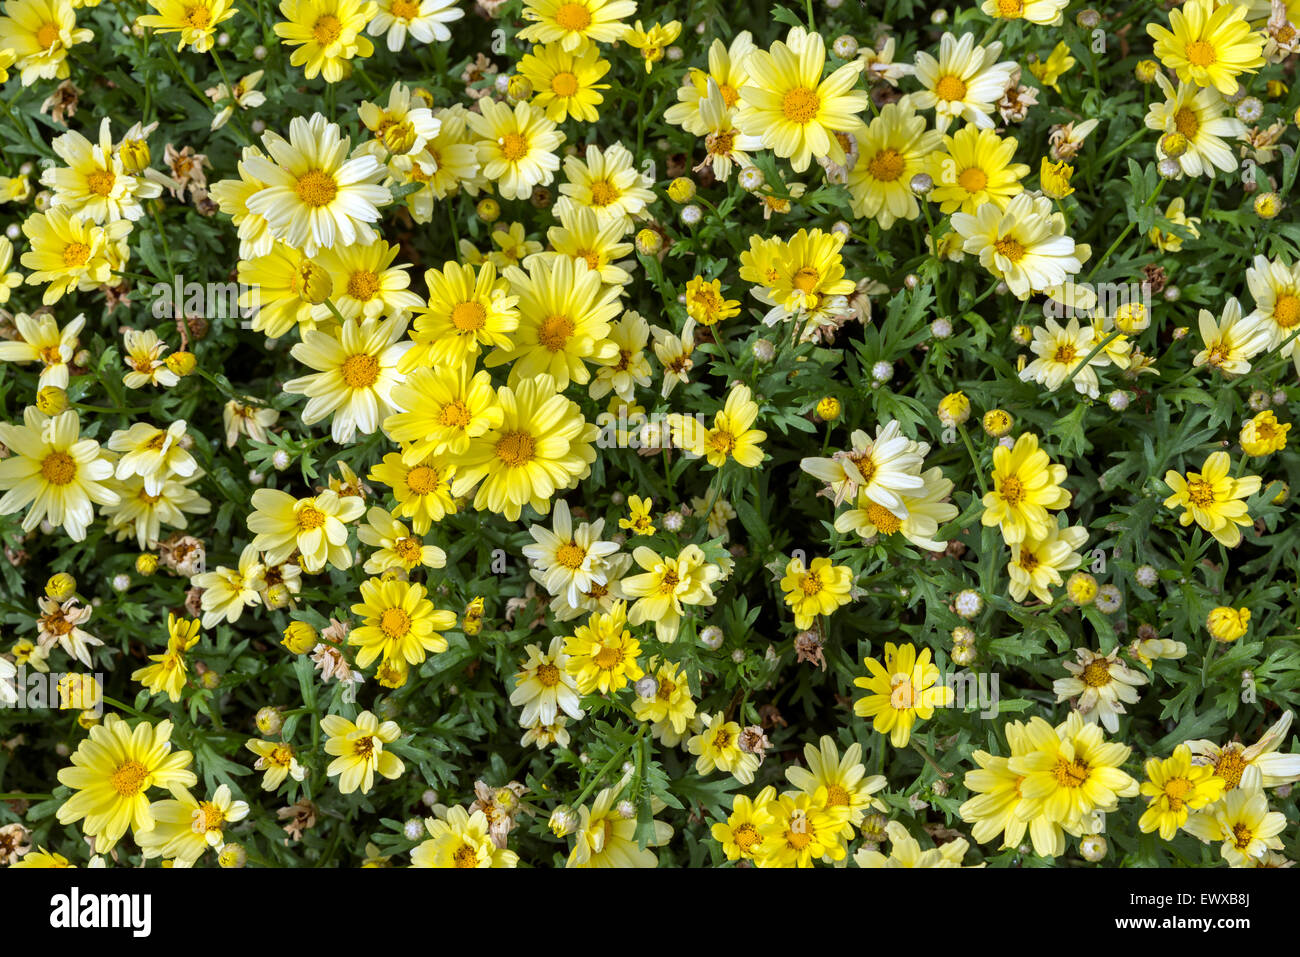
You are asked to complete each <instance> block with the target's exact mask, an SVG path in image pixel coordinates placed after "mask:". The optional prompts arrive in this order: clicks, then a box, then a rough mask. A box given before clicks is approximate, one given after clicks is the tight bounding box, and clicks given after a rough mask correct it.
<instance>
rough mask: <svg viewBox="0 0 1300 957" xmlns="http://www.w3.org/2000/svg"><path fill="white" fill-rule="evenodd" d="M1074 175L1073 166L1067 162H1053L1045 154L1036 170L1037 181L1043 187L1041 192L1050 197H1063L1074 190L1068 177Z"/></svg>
mask: <svg viewBox="0 0 1300 957" xmlns="http://www.w3.org/2000/svg"><path fill="white" fill-rule="evenodd" d="M1073 175H1074V167H1073V166H1071V165H1070V164H1069V163H1053V162H1052V161H1051V160H1049V159H1048V158H1047V157H1046V156H1044V157H1043V165H1042V167H1041V168H1040V169H1039V172H1038V182H1039V184H1040V185H1041V186H1042V187H1043V192H1044V193H1046V194H1047V195H1048V196H1050V197H1052V199H1065V197H1067V196H1069V195H1070V194H1071V193H1073V192H1074V187H1073V186H1071V185H1070V177H1071V176H1073Z"/></svg>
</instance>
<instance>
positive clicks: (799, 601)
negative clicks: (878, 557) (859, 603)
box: [781, 558, 853, 629]
mask: <svg viewBox="0 0 1300 957" xmlns="http://www.w3.org/2000/svg"><path fill="white" fill-rule="evenodd" d="M781 590H782V591H783V592H785V603H786V604H787V605H789V606H790V608H791V609H793V611H794V625H795V627H796V628H799V629H804V628H811V627H812V623H813V621H815V620H816V618H817V616H818V615H829V614H830V613H831V612H833V611H835V609H836V608H839V607H840V606H841V605H844V604H847V603H848V602H849V601H850V600H851V593H852V590H853V571H852V570H851V569H850V568H849V567H848V566H847V565H832V564H831V560H830V559H829V558H814V559H813V560H812V562H811V563H810V564H809V565H808V566H807V567H805V566H804V563H803V561H802V560H801V559H799V558H792V559H790V562H789V564H787V565H786V566H785V577H784V578H782V579H781Z"/></svg>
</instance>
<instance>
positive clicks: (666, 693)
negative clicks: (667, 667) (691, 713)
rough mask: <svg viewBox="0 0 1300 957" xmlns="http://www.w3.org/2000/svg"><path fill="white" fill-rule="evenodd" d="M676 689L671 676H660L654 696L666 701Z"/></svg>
mask: <svg viewBox="0 0 1300 957" xmlns="http://www.w3.org/2000/svg"><path fill="white" fill-rule="evenodd" d="M676 690H677V684H676V683H675V682H674V681H673V680H672V679H671V678H667V677H661V678H660V679H659V687H658V688H656V689H655V697H656V698H658V699H659V700H660V701H668V700H669V699H671V698H672V696H673V692H674V691H676Z"/></svg>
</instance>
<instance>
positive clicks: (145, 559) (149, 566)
mask: <svg viewBox="0 0 1300 957" xmlns="http://www.w3.org/2000/svg"><path fill="white" fill-rule="evenodd" d="M135 570H136V572H138V573H139V574H141V575H143V576H145V577H146V578H148V577H149V576H150V575H152V574H153V573H154V572H156V571H158V556H157V555H154V554H153V553H152V552H144V553H143V554H141V555H138V556H136V559H135Z"/></svg>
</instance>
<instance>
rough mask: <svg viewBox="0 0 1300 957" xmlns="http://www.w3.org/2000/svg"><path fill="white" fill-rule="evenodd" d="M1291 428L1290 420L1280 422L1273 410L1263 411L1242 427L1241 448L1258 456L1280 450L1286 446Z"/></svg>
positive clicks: (1249, 453)
mask: <svg viewBox="0 0 1300 957" xmlns="http://www.w3.org/2000/svg"><path fill="white" fill-rule="evenodd" d="M1290 429H1291V423H1290V422H1279V421H1278V420H1277V416H1275V415H1274V414H1273V413H1272V412H1261V413H1259V415H1257V416H1255V417H1254V418H1253V419H1247V420H1246V423H1245V424H1244V425H1243V426H1242V427H1241V450H1242V451H1243V452H1245V453H1246V454H1247V455H1253V456H1255V457H1257V458H1262V457H1264V456H1266V455H1271V454H1272V453H1274V452H1280V451H1282V450H1283V449H1284V448H1286V434H1287V432H1288V431H1290Z"/></svg>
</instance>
